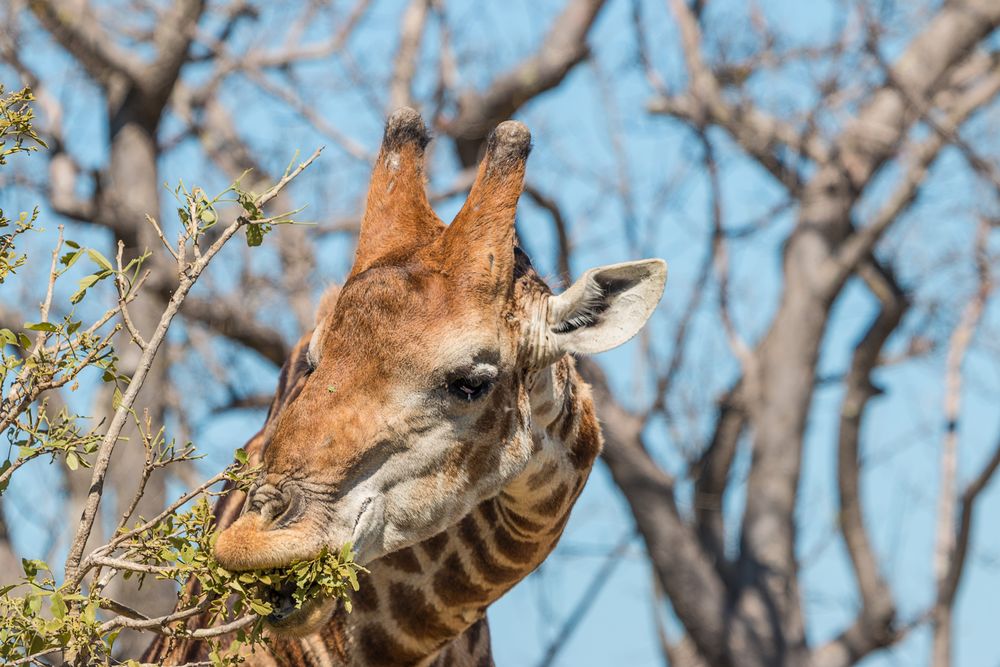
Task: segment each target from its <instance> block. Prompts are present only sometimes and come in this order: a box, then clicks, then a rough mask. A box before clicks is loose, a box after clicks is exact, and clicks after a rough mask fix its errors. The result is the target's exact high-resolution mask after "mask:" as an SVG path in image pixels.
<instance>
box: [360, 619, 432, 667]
mask: <svg viewBox="0 0 1000 667" xmlns="http://www.w3.org/2000/svg"><path fill="white" fill-rule="evenodd" d="M359 636H360V638H361V653H362V655H363V656H364V658H365V661H366V662H367V663H368V664H369V665H371V666H372V667H397V666H399V665H412V664H414V663H416V662H417V661H418V660H420V659H421V658H423V657H424V656H422V655H420V654H419V653H418V652H416V651H412V650H410V649H408V648H406V647H405V646H403V645H402V644H400V643H399V642H397V641H396V640H395V639H393V638H392V636H390V635H389V633H388V632H386V631H385V629H384V628H383V627H382V626H381V625H378V624H375V623H370V624H368V625H366V626H364V627H363V628H361V630H360V633H359Z"/></svg>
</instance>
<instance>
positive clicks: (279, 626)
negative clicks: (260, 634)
mask: <svg viewBox="0 0 1000 667" xmlns="http://www.w3.org/2000/svg"><path fill="white" fill-rule="evenodd" d="M336 608H337V603H336V601H335V600H327V599H322V598H319V599H315V600H310V601H308V602H306V603H304V604H303V605H302V606H301V607H299V608H295V607H290V608H285V609H280V610H276V611H275V612H273V613H271V614H268V615H267V616H265V617H264V627H265V628H266V629H267V631H268V632H269V633H270V634H272V635H276V636H278V637H305V636H306V635H311V634H312V633H314V632H317V631H318V630H320V629H321V628H322V627H323V626H324V625H326V623H327V621H329V620H330V617H331V616H332V615H333V611H334V610H335V609H336Z"/></svg>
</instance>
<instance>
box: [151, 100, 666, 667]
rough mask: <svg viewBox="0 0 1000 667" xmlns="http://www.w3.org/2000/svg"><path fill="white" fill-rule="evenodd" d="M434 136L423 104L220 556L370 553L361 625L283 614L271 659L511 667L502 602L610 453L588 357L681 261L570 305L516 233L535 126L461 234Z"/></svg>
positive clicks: (280, 404)
mask: <svg viewBox="0 0 1000 667" xmlns="http://www.w3.org/2000/svg"><path fill="white" fill-rule="evenodd" d="M428 142H429V135H428V132H427V130H426V128H425V126H424V124H423V121H422V119H421V118H420V115H419V114H418V113H417V112H416V111H414V110H412V109H408V108H404V109H401V110H399V111H397V112H395V113H394V114H392V115H391V116H390V117H389V119H388V121H387V123H386V128H385V133H384V136H383V142H382V147H381V150H380V152H379V155H378V158H377V161H376V164H375V167H374V170H373V173H372V177H371V183H370V187H369V191H368V198H367V203H366V209H365V213H364V216H363V218H362V223H361V230H360V234H359V239H358V247H357V252H356V255H355V262H354V266H353V268H352V270H351V272H350V273H349V275H348V278H347V280H346V282H345V284H344V285H343V287H342V288H340V289H339V290H337V291H336V292H335V293H332V294H329V295H327V296H326V297H324V300H323V303H322V305H321V307H320V310H319V313H318V318H317V324H316V327H315V329H314V331H313V332H311V333H310V334H308V335H307V336H305V337H303V339H302V340H301V341H300V342H299V344H298V345H297V346H296V348H295V351H294V352H293V355H292V358H291V359H290V361H289V363H288V364H286V368H285V369H284V371H283V374H282V381H281V386H280V387H279V392H278V397H277V398H276V400H275V404H274V405H272V409H271V411H270V414H269V417H268V420H267V423H266V424H265V428H264V430H263V431H262V432H261V434H259V435H258V437H257V438H256V439H255V442H254V443H252V444H253V445H254V446H253V447H252V448H251V454H252V457H253V460H259V461H260V462H261V463H262V467H263V473H262V477H261V479H260V480H259V481H258V483H257V484H256V485H255V486H254V488H252V489H251V490H250V492H249V494H248V496H247V498H246V499H245V503H244V502H242V501H243V499H242V498H240V499H239V501H234V502H231V503H229V505H228V506H227V507H224V508H223V510H224V511H223V512H222V513H221V514H220V531H219V533H218V536H217V540H216V544H215V556H216V558H217V559H218V560H219V562H220V563H222V564H223V565H224V566H226V567H228V568H231V569H234V570H248V569H256V568H268V567H278V566H283V565H286V564H288V563H290V562H293V561H294V560H297V559H303V558H311V557H313V556H315V555H316V554H317V553H318V552H319V551H320V549H322V548H323V547H324V546H328V547H333V548H339V547H340V546H341V545H342V544H343V543H345V542H351V543H352V544H353V546H354V549H355V554H356V555H355V558H356V560H357V561H358V562H359V563H361V564H363V565H365V566H366V567H367V568H368V571H369V572H368V574H366V575H364V576H363V577H362V578H361V581H360V590H359V591H358V592H357V593H356V594H355V595H354V598H353V608H354V609H353V612H352V613H346V611H345V610H344V609H343V608H342V607H341V606H337V605H335V604H334V603H332V602H330V601H324V600H318V601H313V602H311V603H307V604H306V605H303V607H302V608H300V609H296V608H295V607H294V605H293V604H292V603H291V600H287V601H286V602H285V603H284V604H281V605H279V606H278V608H276V610H275V612H274V613H272V614H271V615H270V616H269V617H268V618H267V619H266V622H267V625H268V627H269V629H270V631H271V632H272V633H273V636H274V641H273V642H272V645H271V647H270V649H269V651H268V653H267V654H263V653H261V652H257V653H255V654H253V655H250V656H248V660H249V664H252V665H355V666H363V667H375V666H377V665H440V666H443V665H491V664H493V661H492V654H491V650H490V644H489V631H488V627H487V623H486V618H485V613H486V609H487V607H488V606H489V605H490V604H491V603H492V602H494V601H495V600H497V599H498V598H499V597H500V596H501V595H503V594H504V593H505V592H506V591H507V590H509V589H510V588H511V587H512V586H513V585H514V584H515V583H517V582H518V581H520V580H521V579H523V578H524V577H525V576H527V575H528V574H529V573H530V572H531V571H533V570H534V569H535V568H536V567H538V565H539V564H540V563H541V562H542V561H543V560H544V559H545V557H546V556H547V555H548V554H549V553H550V552H551V551H552V549H553V548H554V547H555V544H556V542H557V540H558V539H559V537H560V535H561V534H562V531H563V528H564V526H565V525H566V521H567V520H568V518H569V514H570V509H571V508H572V506H573V503H574V502H575V500H576V498H577V497H578V495H579V494H580V491H581V490H582V488H583V486H584V483H585V482H586V480H587V477H588V475H589V473H590V470H591V468H592V466H593V464H594V461H595V459H596V457H597V455H598V454H599V452H600V449H601V446H602V438H601V432H600V427H599V424H598V421H597V417H596V415H595V410H594V404H593V401H592V400H591V395H590V390H589V387H588V386H587V385H586V383H585V382H584V381H583V380H582V379H581V378H580V376H579V375H578V373H577V371H576V368H575V364H574V359H573V355H574V354H592V353H597V352H601V351H604V350H607V349H610V348H613V347H615V346H617V345H620V344H621V343H624V342H625V341H627V340H628V339H630V338H631V337H632V336H634V335H635V334H636V333H637V332H638V331H639V329H640V328H641V327H642V326H643V325H644V324H645V322H646V320H647V319H648V318H649V316H650V315H651V314H652V311H653V309H654V308H655V307H656V305H657V303H658V302H659V299H660V297H661V295H662V292H663V288H664V284H665V282H666V264H665V262H663V261H662V260H659V259H652V260H642V261H634V262H627V263H622V264H615V265H610V266H605V267H600V268H596V269H591V270H589V271H587V272H586V273H584V274H583V275H582V276H581V277H580V279H579V280H577V281H576V282H575V283H574V284H573V285H572V286H570V287H569V288H568V289H567V290H566V291H564V292H563V293H561V294H558V295H554V294H553V293H552V292H551V290H550V289H549V288H548V287H547V285H546V284H545V282H544V281H543V280H542V279H541V278H540V277H539V276H538V274H537V273H536V272H535V270H534V269H533V268H532V266H531V263H530V261H529V259H528V257H527V255H526V254H525V253H524V252H523V251H521V249H520V248H519V247H518V243H517V238H516V234H515V231H514V217H515V211H516V208H517V201H518V198H519V196H520V193H521V189H522V187H523V179H524V170H525V163H526V160H527V156H528V153H529V151H530V148H531V135H530V133H529V131H528V129H527V128H526V127H525V126H524V125H523V124H521V123H519V122H516V121H506V122H504V123H501V124H500V125H499V126H497V128H496V129H495V130H494V131H493V133H492V134H491V135H490V138H489V140H488V142H487V147H486V152H485V156H484V158H483V160H482V162H481V164H480V166H479V170H478V172H477V175H476V179H475V182H474V184H473V186H472V188H471V190H470V193H469V196H468V198H467V200H466V202H465V204H464V205H463V207H462V209H461V210H460V211H459V213H458V214H457V216H456V217H455V219H454V221H453V222H452V223H451V225H448V226H445V225H444V223H443V222H442V221H441V220H440V219H439V218H438V217H437V215H436V214H435V213H434V211H433V209H432V208H431V206H430V204H429V202H428V200H427V195H426V191H425V187H424V177H423V162H424V151H425V147H426V145H427V143H428ZM239 505H244V507H243V508H242V513H241V514H239V515H238V516H237V509H238V508H239ZM160 643H161V644H162V642H160ZM161 648H162V646H161ZM165 655H166V654H165V653H157V652H156V649H155V647H154V650H153V651H152V652H149V653H147V656H146V659H147V660H150V659H151V658H152V659H160V660H161V661H162V660H163V659H164V656H165ZM177 655H179V654H177ZM184 655H185V656H186V657H187V658H188V659H190V658H191V657H192V656H193V654H184Z"/></svg>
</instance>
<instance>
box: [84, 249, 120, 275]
mask: <svg viewBox="0 0 1000 667" xmlns="http://www.w3.org/2000/svg"><path fill="white" fill-rule="evenodd" d="M87 254H88V255H89V256H90V258H91V259H92V260H94V262H95V263H96V264H97V265H98V266H100V267H101V268H102V269H104V270H105V271H112V272H113V271H114V270H115V267H113V266H111V262H109V261H108V258H107V257H105V256H104V255H102V254H101V253H99V252H98V251H96V250H94V249H93V248H87Z"/></svg>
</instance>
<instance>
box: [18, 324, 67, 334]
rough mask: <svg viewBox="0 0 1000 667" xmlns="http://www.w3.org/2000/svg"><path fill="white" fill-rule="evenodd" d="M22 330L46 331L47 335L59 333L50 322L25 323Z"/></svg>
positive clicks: (57, 328)
mask: <svg viewBox="0 0 1000 667" xmlns="http://www.w3.org/2000/svg"><path fill="white" fill-rule="evenodd" d="M24 328H25V329H28V330H30V331H48V332H49V333H52V332H55V331H59V327H57V326H56V325H54V324H52V323H51V322H25V323H24Z"/></svg>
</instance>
